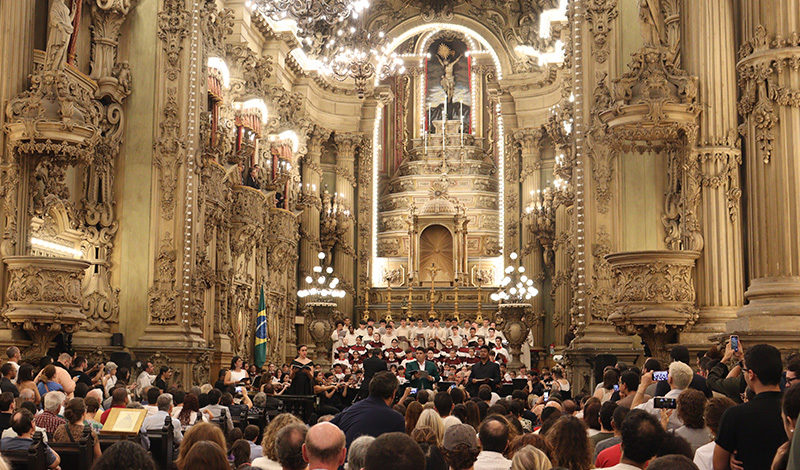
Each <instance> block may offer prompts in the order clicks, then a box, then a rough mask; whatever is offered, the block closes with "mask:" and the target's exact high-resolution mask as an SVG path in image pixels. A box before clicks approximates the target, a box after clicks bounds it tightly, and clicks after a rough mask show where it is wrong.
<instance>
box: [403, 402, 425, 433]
mask: <svg viewBox="0 0 800 470" xmlns="http://www.w3.org/2000/svg"><path fill="white" fill-rule="evenodd" d="M421 414H422V404H421V403H420V402H418V401H412V402H411V403H409V404H408V406H406V434H408V435H409V436H410V435H411V431H413V430H414V428H416V427H417V421H419V416H420V415H421Z"/></svg>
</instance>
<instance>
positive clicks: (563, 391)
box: [550, 366, 572, 400]
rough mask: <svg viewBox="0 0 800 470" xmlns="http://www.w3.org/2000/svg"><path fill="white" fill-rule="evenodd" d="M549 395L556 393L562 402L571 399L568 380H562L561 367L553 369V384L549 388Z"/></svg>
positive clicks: (562, 370)
mask: <svg viewBox="0 0 800 470" xmlns="http://www.w3.org/2000/svg"><path fill="white" fill-rule="evenodd" d="M550 392H551V395H552V394H553V393H555V392H558V394H559V396H560V397H561V399H562V400H568V399H570V398H572V391H570V385H569V380H567V379H565V378H564V369H562V368H561V367H558V366H556V367H553V383H552V385H551V388H550Z"/></svg>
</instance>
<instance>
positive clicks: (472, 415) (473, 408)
mask: <svg viewBox="0 0 800 470" xmlns="http://www.w3.org/2000/svg"><path fill="white" fill-rule="evenodd" d="M464 407H465V408H466V409H467V420H466V421H465V422H464V423H465V424H469V425H470V426H472V427H473V428H474V429H475V432H478V427H479V426H480V425H481V410H480V409H479V408H478V404H477V403H475V402H474V401H472V400H467V401H465V402H464Z"/></svg>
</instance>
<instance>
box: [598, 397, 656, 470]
mask: <svg viewBox="0 0 800 470" xmlns="http://www.w3.org/2000/svg"><path fill="white" fill-rule="evenodd" d="M665 434H666V433H665V432H664V428H662V427H661V423H659V422H658V419H657V418H656V417H655V416H653V415H652V414H650V413H648V412H646V411H643V410H631V412H630V413H628V416H627V417H626V418H625V421H623V423H622V443H621V444H620V446H619V449H620V450H621V451H622V455H621V457H620V459H619V463H618V464H616V465H613V466H607V467H606V468H610V469H613V470H633V469H637V468H639V469H644V468H645V467H646V466H647V462H648V461H649V460H650V459H652V458H653V457H654V456H655V455H656V451H657V450H658V448H659V447H661V443H662V441H663V440H664V436H665ZM615 448H616V446H614V447H611V448H608V449H606V450H604V451H603V452H601V453H600V457H598V458H602V457H603V454H605V453H606V452H609V451H612V450H613V449H615ZM598 467H599V468H602V467H601V466H600V465H598Z"/></svg>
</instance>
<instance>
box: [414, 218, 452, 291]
mask: <svg viewBox="0 0 800 470" xmlns="http://www.w3.org/2000/svg"><path fill="white" fill-rule="evenodd" d="M453 253H454V250H453V234H452V232H450V230H449V229H448V228H447V227H445V226H444V225H441V224H430V225H428V226H427V227H425V228H424V229H423V230H422V231H421V232H420V235H419V263H420V280H421V281H422V282H423V283H425V282H431V275H430V271H428V268H429V267H430V266H431V264H435V265H436V267H437V268H439V269H440V271H439V272H437V273H436V277H435V278H434V282H436V283H450V282H451V281H452V280H453V279H454V275H455V273H454V269H455V265H454V262H453V259H454V258H453Z"/></svg>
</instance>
